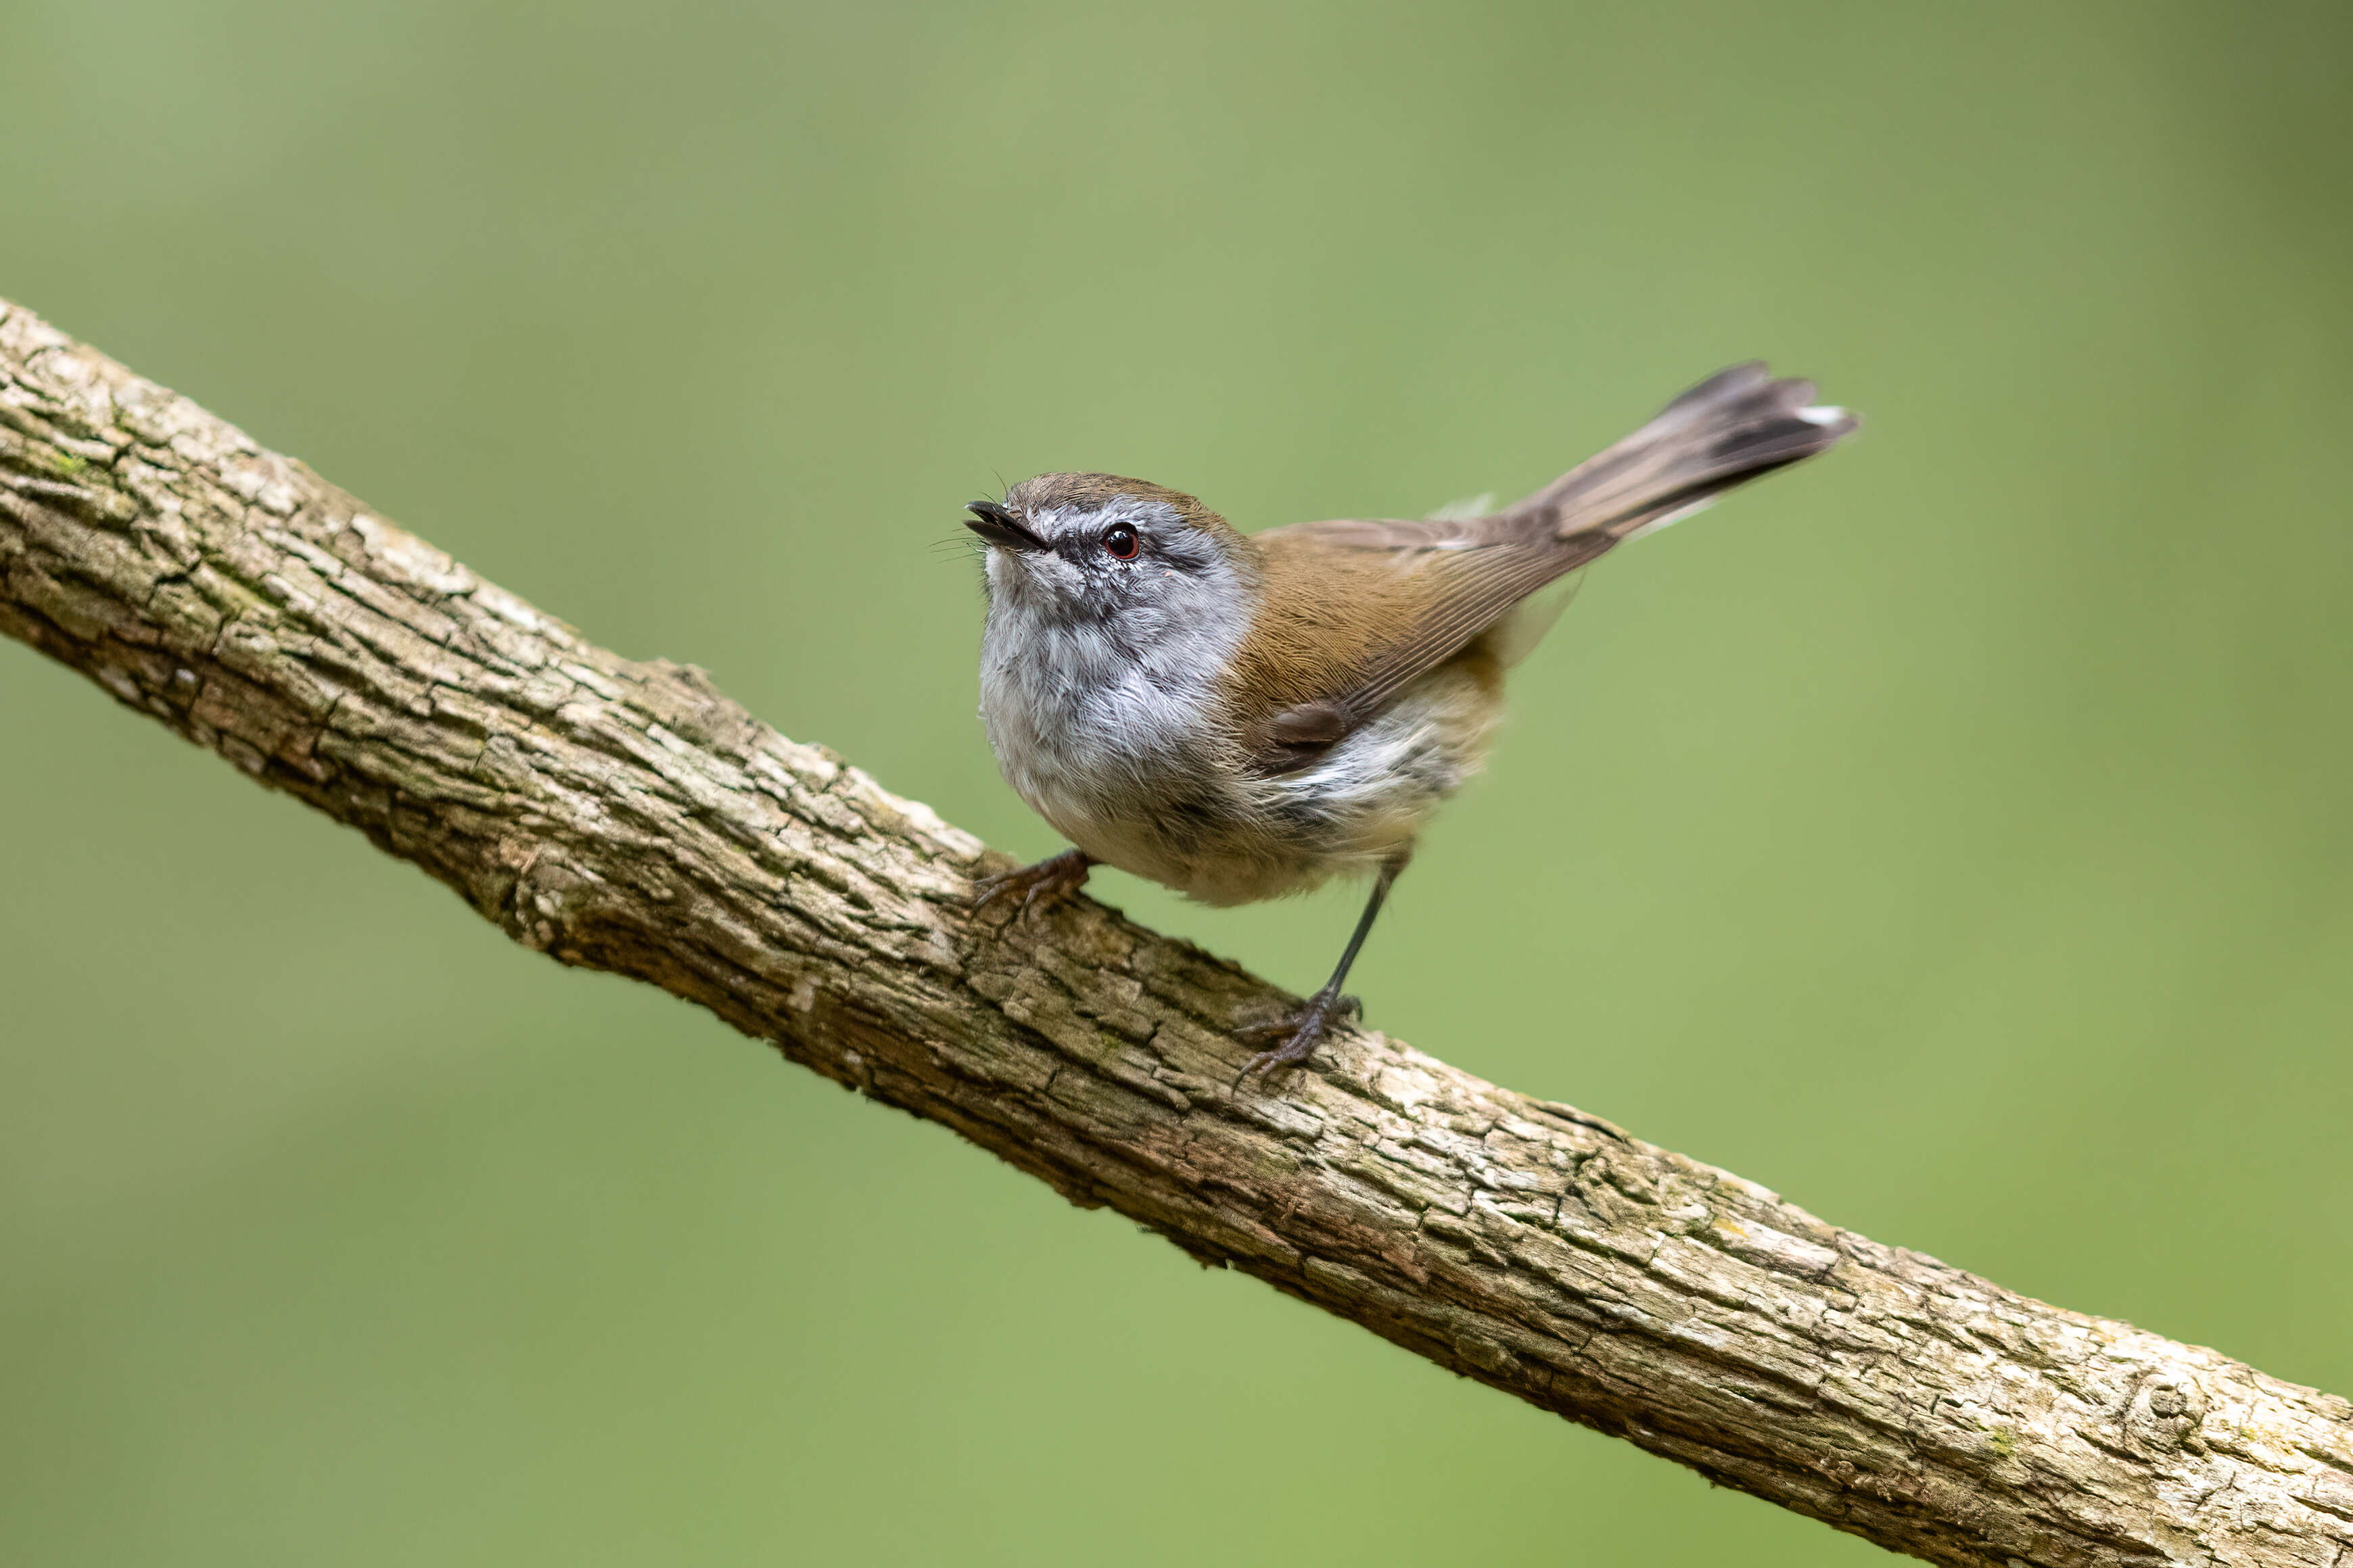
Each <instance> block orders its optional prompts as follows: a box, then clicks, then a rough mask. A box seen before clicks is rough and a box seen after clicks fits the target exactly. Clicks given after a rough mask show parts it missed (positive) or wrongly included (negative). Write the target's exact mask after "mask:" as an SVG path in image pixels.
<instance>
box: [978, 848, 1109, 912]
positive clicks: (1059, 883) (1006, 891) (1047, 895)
mask: <svg viewBox="0 0 2353 1568" xmlns="http://www.w3.org/2000/svg"><path fill="white" fill-rule="evenodd" d="M1094 863H1095V862H1094V858H1093V857H1092V856H1091V855H1089V854H1088V853H1087V852H1086V851H1085V850H1083V849H1065V850H1063V851H1062V852H1061V853H1060V855H1050V856H1048V857H1047V858H1045V859H1043V860H1040V861H1039V862H1038V863H1037V864H1036V865H1035V866H1024V867H1022V868H1020V869H1019V870H1018V871H1000V872H999V873H997V875H996V876H994V877H987V878H984V879H982V880H981V884H980V886H979V887H978V888H977V889H974V892H973V895H972V907H973V909H974V910H976V911H978V910H985V909H987V907H988V906H989V905H991V904H993V903H995V902H996V901H997V900H999V899H1009V898H1013V897H1015V896H1017V895H1018V897H1019V898H1020V900H1021V907H1020V908H1018V909H1017V910H1014V911H1013V920H1015V921H1019V920H1027V919H1029V915H1030V912H1031V911H1032V910H1050V909H1052V908H1053V907H1054V906H1055V905H1056V904H1059V903H1060V902H1061V901H1062V900H1064V899H1067V898H1069V897H1070V896H1071V894H1072V893H1075V892H1077V891H1078V890H1079V889H1081V888H1083V887H1085V886H1086V885H1087V872H1088V871H1089V870H1091V869H1092V868H1093V867H1094ZM1006 923H1007V924H1008V925H1010V924H1012V923H1013V921H1007V922H1006Z"/></svg>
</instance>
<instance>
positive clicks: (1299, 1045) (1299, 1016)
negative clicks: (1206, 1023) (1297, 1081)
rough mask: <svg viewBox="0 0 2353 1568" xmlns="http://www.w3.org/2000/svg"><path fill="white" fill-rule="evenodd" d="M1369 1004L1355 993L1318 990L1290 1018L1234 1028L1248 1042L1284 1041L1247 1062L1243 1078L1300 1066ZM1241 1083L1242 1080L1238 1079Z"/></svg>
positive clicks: (1243, 1040) (1353, 1020) (1351, 1022)
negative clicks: (1334, 1029) (1334, 1028)
mask: <svg viewBox="0 0 2353 1568" xmlns="http://www.w3.org/2000/svg"><path fill="white" fill-rule="evenodd" d="M1364 1011H1365V1005H1364V1004H1363V1003H1362V1002H1359V1001H1358V1000H1356V998H1355V997H1354V996H1343V995H1340V994H1336V993H1335V994H1325V993H1323V992H1318V993H1316V994H1314V996H1311V997H1309V998H1308V1000H1307V1005H1305V1006H1303V1007H1302V1008H1300V1009H1299V1011H1297V1012H1296V1013H1293V1014H1292V1015H1291V1016H1288V1017H1284V1018H1277V1019H1275V1020H1273V1021H1272V1022H1271V1023H1265V1024H1245V1025H1243V1026H1241V1027H1240V1028H1238V1029H1236V1030H1235V1031H1234V1034H1235V1037H1237V1038H1239V1039H1240V1040H1241V1041H1242V1042H1243V1043H1244V1044H1245V1045H1256V1044H1258V1043H1259V1042H1260V1041H1261V1040H1275V1039H1279V1040H1281V1041H1282V1044H1281V1045H1279V1046H1276V1047H1274V1048H1273V1049H1271V1050H1265V1051H1261V1052H1259V1054H1258V1055H1256V1056H1254V1057H1252V1058H1250V1060H1249V1062H1247V1063H1246V1064H1244V1066H1243V1068H1242V1070H1241V1077H1242V1078H1248V1077H1250V1074H1252V1073H1256V1072H1271V1071H1273V1070H1274V1069H1276V1068H1287V1067H1296V1066H1297V1065H1298V1064H1299V1063H1301V1062H1303V1061H1305V1060H1306V1059H1307V1058H1309V1057H1310V1056H1312V1055H1314V1051H1315V1047H1317V1046H1318V1045H1320V1044H1322V1043H1323V1040H1324V1036H1325V1035H1326V1034H1328V1033H1330V1032H1331V1028H1332V1026H1334V1025H1335V1024H1353V1023H1355V1022H1356V1019H1357V1018H1359V1017H1360V1016H1363V1014H1364ZM1235 1081H1236V1082H1240V1079H1236V1080H1235Z"/></svg>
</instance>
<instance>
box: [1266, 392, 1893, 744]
mask: <svg viewBox="0 0 2353 1568" xmlns="http://www.w3.org/2000/svg"><path fill="white" fill-rule="evenodd" d="M1813 395H1814V389H1813V385H1812V384H1811V383H1810V382H1803V381H1794V380H1788V381H1775V380H1773V379H1772V378H1771V377H1770V375H1769V374H1767V371H1766V369H1765V367H1764V366H1763V365H1762V364H1755V363H1751V364H1743V365H1736V366H1734V367H1733V368H1732V369H1730V370H1727V371H1724V372H1721V373H1719V374H1716V375H1715V376H1712V377H1710V378H1709V379H1708V380H1706V381H1704V382H1702V383H1701V384H1699V385H1697V386H1694V387H1693V388H1692V389H1691V390H1690V391H1688V392H1685V393H1684V394H1683V395H1681V396H1680V397H1677V398H1676V399H1675V400H1674V401H1673V402H1672V403H1670V404H1668V405H1667V406H1666V407H1665V409H1663V410H1662V412H1661V413H1660V414H1659V416H1658V417H1657V418H1655V419H1653V420H1651V422H1650V423H1649V424H1648V425H1645V426H1642V427H1641V429H1640V430H1637V431H1635V432H1634V433H1633V434H1632V435H1630V436H1629V437H1626V438H1625V439H1624V440H1622V441H1620V442H1619V443H1618V444H1617V445H1616V446H1614V447H1609V449H1608V450H1606V451H1604V452H1602V453H1600V454H1599V455H1598V456H1596V457H1594V458H1589V459H1588V460H1587V461H1586V462H1584V463H1582V464H1579V465H1578V466H1577V468H1574V469H1572V470H1570V471H1569V472H1568V473H1567V474H1566V475H1564V476H1562V478H1560V479H1556V480H1555V481H1554V482H1553V483H1552V484H1550V485H1548V486H1546V488H1545V489H1541V490H1538V491H1537V492H1536V493H1535V495H1532V496H1530V497H1528V498H1527V500H1524V501H1521V502H1520V503H1519V504H1518V505H1516V506H1514V507H1513V508H1511V509H1510V510H1506V511H1503V512H1498V513H1496V514H1494V515H1493V516H1491V517H1482V518H1471V519H1467V520H1462V521H1429V522H1405V521H1354V520H1343V521H1331V522H1302V523H1293V524H1291V525H1290V526H1288V527H1285V528H1276V529H1270V530H1268V531H1265V532H1263V533H1258V534H1253V535H1251V536H1250V544H1251V545H1253V546H1254V547H1255V548H1256V549H1257V551H1258V552H1259V554H1260V558H1261V562H1262V563H1263V565H1264V568H1265V574H1266V575H1265V595H1264V598H1263V600H1262V601H1261V603H1262V604H1263V605H1264V606H1265V607H1264V608H1263V609H1262V610H1261V613H1260V617H1259V620H1258V622H1257V623H1256V624H1254V625H1253V626H1251V628H1250V637H1249V638H1248V639H1247V641H1246V642H1245V644H1244V647H1243V648H1242V650H1241V652H1240V656H1239V657H1238V658H1237V659H1236V669H1235V675H1236V678H1237V679H1236V689H1237V691H1238V692H1239V693H1240V694H1242V697H1243V701H1244V704H1245V707H1246V709H1247V710H1249V711H1248V712H1247V713H1246V715H1245V726H1246V727H1245V736H1246V742H1247V744H1248V745H1249V746H1250V751H1251V753H1252V756H1253V759H1254V762H1255V763H1256V765H1257V766H1259V767H1260V768H1261V769H1263V770H1264V771H1266V772H1270V773H1282V772H1288V771H1290V770H1292V769H1294V768H1298V767H1302V766H1304V765H1306V764H1307V763H1312V762H1313V761H1314V759H1315V758H1317V757H1318V756H1321V755H1322V754H1323V753H1324V751H1326V750H1328V749H1329V747H1330V746H1331V745H1332V744H1333V743H1334V742H1337V741H1338V740H1340V739H1341V738H1342V737H1344V736H1345V735H1346V734H1347V733H1349V732H1350V731H1353V730H1355V729H1356V727H1357V726H1358V725H1360V724H1363V723H1364V722H1366V721H1367V720H1369V719H1371V718H1373V717H1374V716H1375V715H1377V714H1378V713H1379V712H1380V711H1381V710H1383V709H1384V708H1386V707H1387V706H1388V704H1389V702H1390V701H1392V700H1394V699H1395V698H1396V697H1397V695H1398V693H1399V692H1401V691H1403V690H1404V689H1406V687H1408V686H1409V685H1410V684H1412V682H1413V681H1415V680H1416V679H1419V678H1420V677H1421V676H1423V675H1426V674H1428V673H1429V672H1430V671H1431V670H1433V669H1435V668H1438V667H1439V666H1440V665H1442V664H1444V663H1446V662H1447V661H1448V660H1449V659H1451V658H1455V657H1456V656H1457V655H1459V654H1461V652H1462V651H1463V649H1465V648H1466V647H1469V646H1470V645H1471V644H1472V642H1473V641H1474V640H1476V639H1477V638H1478V637H1479V636H1480V635H1481V634H1482V633H1483V632H1485V631H1486V630H1487V629H1488V628H1490V627H1491V626H1494V624H1495V623H1496V622H1497V621H1499V620H1501V619H1502V618H1503V617H1504V615H1506V614H1507V613H1508V612H1509V611H1510V610H1511V608H1512V606H1513V605H1516V604H1518V603H1519V602H1520V601H1521V600H1522V599H1525V597H1527V596H1528V595H1530V594H1533V593H1535V591H1536V590H1537V589H1539V588H1541V587H1543V586H1544V585H1545V584H1547V583H1551V582H1554V581H1556V579H1558V578H1560V577H1562V576H1564V575H1566V574H1568V573H1570V572H1574V571H1576V570H1577V568H1578V567H1580V566H1583V565H1584V564H1586V563H1588V562H1589V561H1592V560H1593V559H1594V558H1595V557H1597V556H1599V555H1601V554H1602V553H1604V552H1607V551H1608V550H1609V549H1610V548H1611V547H1612V546H1614V545H1616V544H1618V543H1619V542H1621V541H1623V540H1626V539H1629V538H1631V537H1632V536H1633V535H1635V534H1637V533H1639V532H1641V531H1643V530H1644V529H1646V528H1651V527H1656V526H1659V525H1661V524H1663V523H1665V522H1668V521H1672V520H1673V519H1674V518H1676V517H1678V516H1681V515H1683V513H1685V512H1687V511H1691V510H1696V509H1698V508H1700V507H1703V506H1705V505H1707V504H1708V503H1709V502H1710V501H1712V500H1714V499H1715V497H1716V496H1717V495H1719V494H1721V493H1722V492H1723V491H1725V490H1727V489H1731V488H1732V487H1733V486H1735V485H1737V484H1740V483H1742V482H1743V481H1745V480H1747V479H1754V478H1756V477H1757V475H1759V474H1763V473H1766V472H1768V471H1770V470H1771V469H1774V468H1780V467H1783V466H1785V465H1787V464H1789V463H1793V462H1796V461H1798V460H1799V458H1806V457H1810V456H1811V455H1812V454H1814V453H1816V452H1819V451H1821V450H1822V449H1824V448H1825V447H1830V446H1831V445H1832V444H1833V443H1835V442H1836V441H1838V440H1839V439H1840V438H1841V437H1843V436H1845V435H1846V434H1848V433H1849V432H1850V431H1852V429H1854V427H1855V424H1856V421H1855V420H1854V418H1853V416H1851V415H1849V414H1847V413H1846V412H1845V411H1844V410H1841V409H1834V408H1832V409H1825V408H1815V407H1810V406H1808V405H1810V404H1811V402H1812V400H1813Z"/></svg>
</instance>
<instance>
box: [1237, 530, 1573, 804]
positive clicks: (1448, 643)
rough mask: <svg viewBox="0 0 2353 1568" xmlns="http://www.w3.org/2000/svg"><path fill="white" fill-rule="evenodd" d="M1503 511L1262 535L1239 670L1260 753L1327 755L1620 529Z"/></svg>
mask: <svg viewBox="0 0 2353 1568" xmlns="http://www.w3.org/2000/svg"><path fill="white" fill-rule="evenodd" d="M1500 521H1502V520H1499V519H1495V518H1480V519H1475V520H1472V521H1468V522H1430V523H1422V522H1402V521H1399V522H1367V521H1334V522H1309V523H1293V524H1292V525H1291V526H1289V527H1286V528H1278V529H1271V530H1269V531H1267V532H1264V533H1260V534H1254V535H1252V536H1251V541H1250V542H1252V543H1253V544H1255V545H1257V546H1258V547H1259V551H1260V560H1261V563H1262V566H1263V568H1264V571H1265V597H1264V599H1263V600H1262V601H1261V602H1262V603H1263V604H1264V605H1266V609H1264V610H1263V611H1261V616H1260V619H1259V622H1258V623H1257V624H1256V625H1254V626H1252V627H1251V635H1250V638H1249V640H1248V641H1247V642H1246V643H1245V645H1244V647H1243V648H1242V650H1241V654H1240V658H1238V659H1237V661H1236V662H1237V666H1238V668H1236V670H1235V675H1236V678H1237V679H1236V686H1237V689H1238V690H1240V691H1241V692H1243V693H1247V694H1248V702H1249V706H1250V708H1252V709H1254V710H1256V714H1255V717H1256V720H1257V721H1256V722H1255V723H1254V724H1250V725H1249V726H1248V727H1247V729H1246V731H1245V732H1246V734H1247V736H1248V741H1249V744H1250V748H1251V751H1252V752H1253V755H1254V757H1255V760H1256V763H1257V765H1258V766H1259V767H1261V769H1263V770H1264V771H1266V772H1270V773H1284V772H1289V771H1291V770H1292V769H1293V768H1297V767H1302V766H1304V765H1305V764H1307V763H1312V762H1314V760H1315V759H1316V758H1317V757H1319V756H1321V755H1322V754H1323V753H1324V751H1325V750H1327V749H1328V748H1329V747H1330V746H1331V745H1332V744H1333V743H1334V742H1337V741H1339V740H1341V739H1342V738H1343V737H1345V735H1347V734H1348V733H1349V732H1350V731H1354V730H1355V729H1356V727H1357V726H1358V725H1360V724H1362V723H1364V722H1365V721H1366V720H1369V719H1371V718H1373V717H1374V716H1376V715H1377V714H1378V713H1379V712H1380V711H1381V710H1383V709H1384V708H1386V707H1388V704H1389V702H1390V701H1391V700H1394V699H1395V698H1396V696H1397V695H1398V692H1400V691H1402V690H1404V689H1405V688H1406V687H1407V686H1409V685H1410V684H1411V683H1412V682H1413V681H1414V680H1415V679H1419V677H1421V676H1423V675H1425V674H1428V673H1429V672H1430V670H1432V669H1435V668H1438V667H1439V666H1440V665H1441V664H1444V663H1445V662H1446V661H1447V660H1448V659H1450V658H1454V657H1455V656H1456V655H1458V654H1460V653H1461V651H1462V650H1463V649H1464V648H1465V647H1468V646H1469V645H1470V644H1471V643H1472V641H1473V640H1475V639H1476V638H1477V637H1478V636H1479V635H1480V634H1481V633H1482V632H1483V631H1485V630H1486V629H1487V628H1488V627H1490V626H1493V625H1494V624H1495V623H1496V622H1497V621H1498V620H1500V619H1502V618H1503V617H1504V616H1505V615H1506V614H1508V613H1509V612H1510V610H1511V608H1512V606H1513V605H1516V604H1518V603H1519V602H1520V601H1521V600H1522V599H1525V598H1526V597H1527V596H1528V595H1530V594H1533V593H1535V591H1536V590H1537V589H1539V588H1541V587H1543V586H1544V585H1545V584H1547V583H1550V582H1552V581H1554V580H1555V579H1556V578H1558V577H1560V576H1561V575H1562V574H1566V573H1568V572H1573V571H1575V570H1576V569H1577V567H1579V566H1581V565H1583V564H1584V563H1586V562H1588V561H1590V560H1592V559H1593V558H1594V557H1595V556H1597V555H1599V554H1600V553H1601V552H1603V551H1605V550H1608V549H1609V547H1610V546H1611V545H1612V544H1614V543H1616V542H1617V541H1616V540H1615V539H1614V538H1611V537H1609V536H1608V535H1606V534H1591V535H1584V536H1580V537H1578V538H1576V539H1573V540H1564V539H1561V538H1559V537H1557V536H1556V534H1554V533H1553V531H1551V530H1550V529H1549V528H1530V527H1527V526H1525V524H1523V525H1519V526H1514V527H1512V528H1510V529H1509V530H1508V531H1505V530H1504V529H1502V528H1499V527H1492V526H1491V525H1495V524H1497V523H1499V522H1500Z"/></svg>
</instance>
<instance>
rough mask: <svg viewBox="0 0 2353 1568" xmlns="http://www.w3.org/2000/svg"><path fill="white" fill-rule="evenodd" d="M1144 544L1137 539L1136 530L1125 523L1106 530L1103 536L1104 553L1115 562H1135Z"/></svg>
mask: <svg viewBox="0 0 2353 1568" xmlns="http://www.w3.org/2000/svg"><path fill="white" fill-rule="evenodd" d="M1141 546H1142V541H1140V540H1138V539H1137V538H1136V537H1135V530H1134V529H1132V528H1130V527H1128V526H1127V524H1125V523H1124V522H1123V523H1118V524H1115V525H1114V526H1113V527H1112V528H1110V529H1108V530H1106V531H1104V533H1103V552H1104V553H1105V554H1107V555H1109V556H1110V557H1111V558H1112V559H1113V560H1114V561H1133V560H1134V559H1135V552H1136V551H1137V550H1138V549H1139V548H1141Z"/></svg>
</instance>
